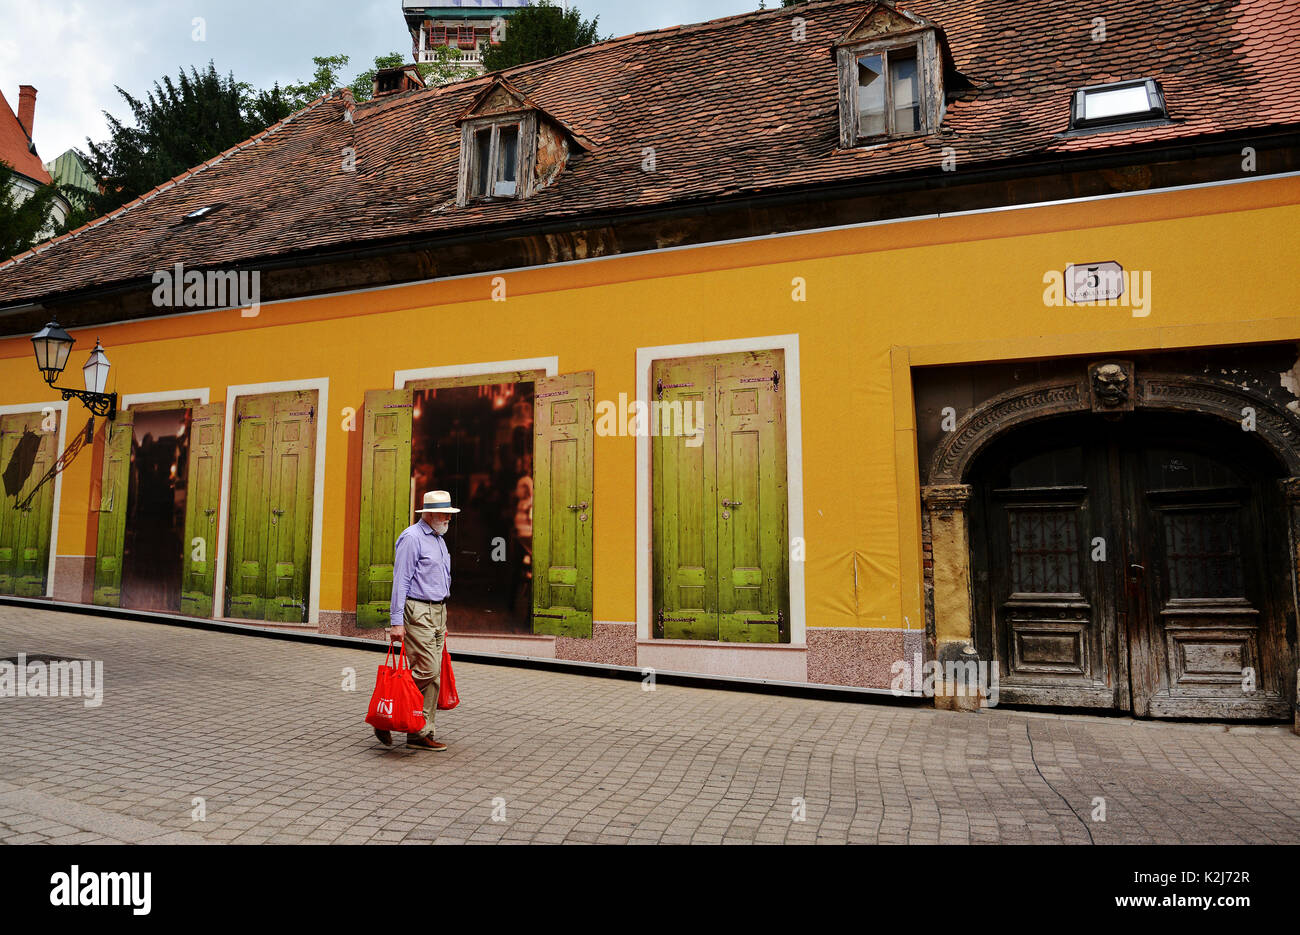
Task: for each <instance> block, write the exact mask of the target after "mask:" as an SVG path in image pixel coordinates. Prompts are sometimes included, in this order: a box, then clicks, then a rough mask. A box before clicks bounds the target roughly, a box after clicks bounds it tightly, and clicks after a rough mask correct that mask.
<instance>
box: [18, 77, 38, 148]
mask: <svg viewBox="0 0 1300 935" xmlns="http://www.w3.org/2000/svg"><path fill="white" fill-rule="evenodd" d="M35 118H36V89H35V88H33V87H32V86H31V85H30V84H20V85H19V86H18V122H19V123H21V124H22V125H23V129H24V130H26V131H27V138H28V139H31V138H32V121H33V120H34V119H35Z"/></svg>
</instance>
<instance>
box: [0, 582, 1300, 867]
mask: <svg viewBox="0 0 1300 935" xmlns="http://www.w3.org/2000/svg"><path fill="white" fill-rule="evenodd" d="M451 646H452V650H453V652H454V651H455V642H454V638H453V641H452V644H451ZM18 652H25V653H27V654H28V655H29V656H30V655H33V654H38V653H39V654H46V655H50V656H55V657H60V658H76V659H91V660H103V663H104V681H105V693H104V698H103V703H102V705H100V706H99V707H94V708H88V707H85V705H84V703H83V701H82V700H81V699H76V698H0V841H2V842H4V843H9V844H21V843H34V842H55V843H68V844H73V843H81V842H117V841H129V842H145V843H185V842H193V843H205V842H206V843H217V842H228V841H233V842H238V843H261V842H275V843H291V842H312V843H315V842H322V843H323V842H333V843H364V842H400V843H407V844H411V843H428V842H453V841H454V842H461V841H466V842H471V843H477V842H529V841H536V842H561V841H563V842H629V841H630V842H646V843H654V842H660V843H687V842H692V843H700V842H727V843H748V842H759V843H767V842H771V843H807V842H863V843H870V842H881V843H919V842H926V843H934V842H939V843H953V844H965V843H984V842H989V843H992V842H1047V843H1056V842H1060V843H1088V842H1089V841H1095V842H1097V843H1117V842H1123V843H1178V842H1197V843H1209V842H1216V843H1256V842H1278V843H1282V842H1286V843H1295V842H1296V841H1300V781H1298V780H1300V737H1296V736H1295V735H1293V734H1291V733H1290V732H1289V731H1288V730H1287V729H1286V728H1285V727H1281V726H1278V727H1272V726H1267V727H1245V726H1243V727H1235V728H1232V729H1226V728H1224V727H1222V726H1215V725H1205V724H1169V723H1151V722H1137V721H1131V720H1127V719H1119V718H1100V717H1082V716H1052V715H1040V714H1029V713H1024V712H1011V711H1003V710H993V711H985V712H982V713H980V714H977V715H969V714H958V713H951V712H940V711H934V710H931V709H929V708H922V707H902V706H895V705H889V704H881V703H875V702H865V701H841V700H820V699H803V698H789V697H781V696H776V695H758V694H748V693H745V692H732V691H717V690H712V689H704V688H692V687H684V686H681V685H665V684H660V685H659V686H658V689H657V690H656V691H654V692H646V691H643V690H642V686H641V682H640V681H638V680H622V679H611V678H600V677H592V676H582V675H573V674H568V673H562V672H550V671H539V670H532V669H517V668H511V667H505V666H492V665H484V664H473V663H470V662H467V661H461V662H459V663H458V664H457V667H456V678H457V683H458V686H459V688H460V690H461V696H462V698H463V701H462V705H461V707H460V708H458V709H456V710H454V711H450V712H443V713H442V714H441V715H440V716H439V718H438V735H439V738H440V739H441V740H443V741H445V742H446V743H447V744H449V746H450V750H448V751H447V752H446V753H428V752H424V751H415V750H407V749H405V748H404V747H402V746H400V736H399V738H398V740H399V745H395V746H394V747H392V748H386V747H383V746H381V745H380V744H379V743H377V742H376V741H375V739H374V736H373V735H372V734H371V732H370V729H369V728H368V727H367V726H366V725H365V724H364V723H363V718H364V716H365V708H366V703H367V701H368V700H369V696H370V691H371V689H372V688H373V685H374V676H375V669H376V667H377V666H378V664H379V662H380V661H381V658H382V657H380V656H378V655H377V654H375V653H372V652H363V651H360V650H352V649H345V648H335V647H330V646H321V645H314V644H304V643H295V642H288V641H280V640H270V639H261V638H257V637H251V636H242V635H235V634H227V633H217V632H207V631H202V630H190V629H185V628H181V627H171V626H165V625H158V624H149V623H136V622H129V621H120V620H109V619H100V618H95V617H91V616H82V615H74V614H64V613H58V612H50V611H31V610H27V609H21V608H14V607H0V657H7V656H12V655H16V654H17V653H18ZM348 666H352V667H355V669H356V672H357V680H356V681H357V683H356V691H355V692H345V691H343V690H341V685H342V682H343V670H344V668H345V667H348ZM1097 797H1101V798H1104V799H1105V820H1104V821H1095V820H1093V813H1094V810H1095V803H1094V799H1095V798H1097ZM196 798H201V799H203V800H204V802H203V807H204V809H205V811H206V815H205V820H201V821H200V820H196V819H195V817H194V813H195V810H196V804H195V799H196ZM796 799H802V800H803V801H804V802H805V803H806V804H805V806H804V807H805V809H806V817H805V820H803V821H796V820H793V814H794V812H795V811H796V806H795V805H794V801H795V800H796ZM502 808H503V809H504V820H501V821H496V820H493V813H494V809H495V810H496V811H497V815H498V817H501V814H500V813H501V810H502Z"/></svg>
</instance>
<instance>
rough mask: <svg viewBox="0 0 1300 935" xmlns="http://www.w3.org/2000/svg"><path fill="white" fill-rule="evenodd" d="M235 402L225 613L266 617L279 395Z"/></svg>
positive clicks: (245, 398) (261, 618) (258, 618)
mask: <svg viewBox="0 0 1300 935" xmlns="http://www.w3.org/2000/svg"><path fill="white" fill-rule="evenodd" d="M235 407H236V408H235V432H234V451H233V452H232V455H231V476H230V519H229V534H228V544H227V547H226V607H225V613H226V616H227V617H236V618H240V619H247V620H264V619H266V610H265V604H266V601H267V598H268V597H269V596H270V595H269V593H268V591H267V586H266V583H267V570H266V564H267V555H268V553H269V551H270V547H269V542H268V538H269V535H270V528H271V524H270V509H271V507H270V503H271V501H270V495H271V490H270V488H271V477H270V474H271V463H272V460H273V457H272V447H273V438H272V430H273V427H274V417H275V397H274V396H241V397H239V398H238V399H237V401H236V403H235Z"/></svg>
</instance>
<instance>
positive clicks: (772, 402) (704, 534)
mask: <svg viewBox="0 0 1300 935" xmlns="http://www.w3.org/2000/svg"><path fill="white" fill-rule="evenodd" d="M651 384H652V387H653V389H654V392H655V403H656V415H655V416H654V418H653V419H652V426H651V428H652V438H651V448H652V457H653V468H652V470H653V478H654V479H653V494H652V497H653V523H654V566H655V571H654V610H655V635H656V637H659V638H666V639H697V640H721V641H724V642H752V643H779V642H789V639H790V629H789V619H788V608H789V574H788V555H789V552H788V545H787V538H788V537H787V496H786V436H785V399H784V389H785V387H784V355H783V353H782V352H780V351H758V352H745V353H742V354H729V355H724V356H719V357H707V358H684V359H679V360H665V361H656V362H655V364H654V366H653V368H652V370H651ZM655 423H657V424H658V428H657V429H656V428H655ZM692 429H694V431H692Z"/></svg>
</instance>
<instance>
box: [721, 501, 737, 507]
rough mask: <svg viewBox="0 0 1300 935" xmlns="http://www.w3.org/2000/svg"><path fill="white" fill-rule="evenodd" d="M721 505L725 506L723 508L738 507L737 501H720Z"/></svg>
mask: <svg viewBox="0 0 1300 935" xmlns="http://www.w3.org/2000/svg"><path fill="white" fill-rule="evenodd" d="M722 505H723V506H725V507H735V506H740V501H739V500H723V501H722Z"/></svg>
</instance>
